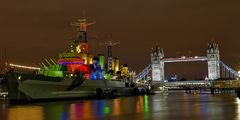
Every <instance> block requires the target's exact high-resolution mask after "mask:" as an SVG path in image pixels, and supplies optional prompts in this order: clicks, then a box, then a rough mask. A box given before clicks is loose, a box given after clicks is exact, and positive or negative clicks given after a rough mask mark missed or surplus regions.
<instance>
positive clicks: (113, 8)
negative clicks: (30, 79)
mask: <svg viewBox="0 0 240 120" xmlns="http://www.w3.org/2000/svg"><path fill="white" fill-rule="evenodd" d="M239 6H240V1H239V0H119V1H116V0H11V1H2V2H1V4H0V15H1V16H0V17H1V18H0V36H1V37H0V50H1V52H0V53H1V63H2V64H3V50H4V48H6V50H7V59H8V61H9V62H11V63H16V64H23V65H31V66H33V65H37V64H38V63H39V62H41V61H43V58H51V57H52V58H57V56H58V53H59V52H63V51H65V50H67V49H68V47H69V40H70V39H71V38H72V37H74V35H76V29H75V27H72V26H70V23H71V22H73V21H75V20H76V19H78V18H80V17H81V16H82V13H83V11H85V14H86V17H87V19H88V21H89V22H91V21H96V24H95V25H93V26H90V27H89V28H88V35H89V36H88V38H89V39H88V42H89V46H90V49H91V53H94V54H97V53H104V54H106V47H105V46H102V45H101V43H103V42H104V41H109V40H112V41H120V42H121V44H120V45H117V46H115V47H114V48H113V55H114V56H115V57H118V58H119V59H120V60H121V61H120V62H121V63H122V64H123V63H127V64H128V65H129V66H130V67H131V69H134V70H137V71H140V70H141V69H143V68H144V67H145V66H147V65H148V64H150V52H151V47H153V46H156V45H159V46H160V47H162V48H164V51H165V56H166V57H180V56H182V55H186V56H195V55H202V56H204V55H206V50H207V43H208V42H210V41H211V40H212V39H214V40H215V41H217V42H218V43H219V44H220V54H221V59H222V61H224V62H225V63H226V64H228V65H230V66H231V67H234V68H237V67H238V65H239V64H240V53H239V51H240V47H239V45H240V7H239ZM170 73H171V74H175V73H176V74H179V75H180V76H185V77H187V78H190V79H192V78H200V77H202V76H204V75H206V74H207V63H200V62H199V63H198V62H193V63H173V64H171V63H169V64H167V65H166V76H168V75H170Z"/></svg>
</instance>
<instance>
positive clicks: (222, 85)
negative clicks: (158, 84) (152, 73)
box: [164, 79, 240, 89]
mask: <svg viewBox="0 0 240 120" xmlns="http://www.w3.org/2000/svg"><path fill="white" fill-rule="evenodd" d="M164 84H165V86H166V87H167V88H168V89H184V88H197V89H210V88H214V89H239V88H240V80H233V79H232V80H213V81H209V80H191V81H176V82H166V83H164Z"/></svg>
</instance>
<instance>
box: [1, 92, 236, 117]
mask: <svg viewBox="0 0 240 120" xmlns="http://www.w3.org/2000/svg"><path fill="white" fill-rule="evenodd" d="M0 105H1V108H0V119H1V120H16V119H17V120H83V119H126V120H129V119H130V120H131V119H139V120H142V119H156V120H159V119H191V120H193V119H194V120H195V119H204V120H211V119H217V120H226V119H236V120H238V119H240V100H239V99H238V98H236V97H235V96H234V95H210V94H184V93H170V94H169V95H167V96H164V95H150V96H147V95H144V96H135V97H123V98H116V99H108V100H84V101H81V100H79V101H64V102H48V103H36V104H28V105H9V104H0Z"/></svg>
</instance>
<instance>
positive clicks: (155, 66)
mask: <svg viewBox="0 0 240 120" xmlns="http://www.w3.org/2000/svg"><path fill="white" fill-rule="evenodd" d="M163 58H164V52H163V49H161V48H160V47H158V46H156V47H155V48H152V53H151V63H152V81H159V82H160V81H163V80H164V62H163Z"/></svg>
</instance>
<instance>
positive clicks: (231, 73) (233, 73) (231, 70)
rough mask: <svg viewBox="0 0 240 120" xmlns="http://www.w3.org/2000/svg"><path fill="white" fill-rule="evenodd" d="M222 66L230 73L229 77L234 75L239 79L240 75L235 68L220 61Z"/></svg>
mask: <svg viewBox="0 0 240 120" xmlns="http://www.w3.org/2000/svg"><path fill="white" fill-rule="evenodd" d="M220 64H221V65H222V66H223V68H225V69H226V70H227V71H228V72H230V75H229V76H231V75H232V76H233V77H234V78H236V77H239V74H238V72H237V71H236V70H234V69H233V68H231V67H229V66H228V65H226V64H225V63H223V62H222V61H220ZM225 72H226V71H225Z"/></svg>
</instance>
